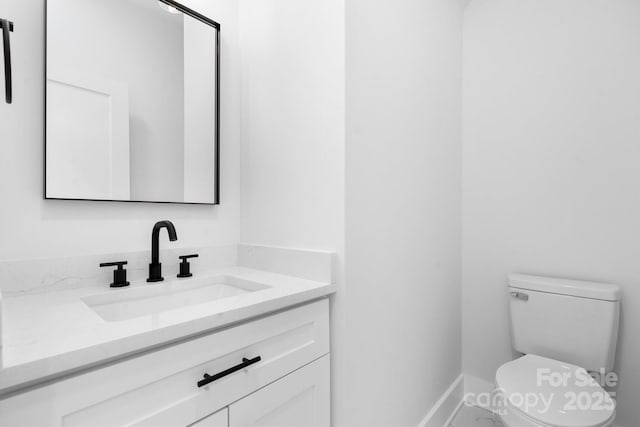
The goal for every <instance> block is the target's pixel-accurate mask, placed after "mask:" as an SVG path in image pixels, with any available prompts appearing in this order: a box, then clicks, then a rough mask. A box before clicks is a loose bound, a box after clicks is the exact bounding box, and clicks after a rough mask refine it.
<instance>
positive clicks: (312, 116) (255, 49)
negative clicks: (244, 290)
mask: <svg viewBox="0 0 640 427" xmlns="http://www.w3.org/2000/svg"><path fill="white" fill-rule="evenodd" d="M240 17H241V34H242V35H241V47H242V51H243V52H242V56H243V65H242V92H243V95H242V113H243V117H242V120H243V123H242V131H243V135H242V141H243V144H242V227H241V229H242V234H241V237H242V240H244V241H250V242H252V243H268V244H275V245H281V246H290V247H311V248H316V249H323V248H326V249H335V248H336V247H337V245H338V244H339V242H341V241H342V240H343V226H342V221H343V215H344V214H343V207H344V200H343V199H344V189H343V188H344V120H345V118H344V0H322V1H321V0H308V1H299V0H240Z"/></svg>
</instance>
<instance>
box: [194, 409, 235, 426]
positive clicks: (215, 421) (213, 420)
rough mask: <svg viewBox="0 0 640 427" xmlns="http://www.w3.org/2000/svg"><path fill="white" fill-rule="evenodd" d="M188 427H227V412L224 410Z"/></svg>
mask: <svg viewBox="0 0 640 427" xmlns="http://www.w3.org/2000/svg"><path fill="white" fill-rule="evenodd" d="M189 427H229V410H228V409H227V408H224V409H222V410H220V411H218V412H216V413H215V414H213V415H209V416H208V417H206V418H203V419H201V420H200V421H198V422H197V423H195V424H191V425H190V426H189Z"/></svg>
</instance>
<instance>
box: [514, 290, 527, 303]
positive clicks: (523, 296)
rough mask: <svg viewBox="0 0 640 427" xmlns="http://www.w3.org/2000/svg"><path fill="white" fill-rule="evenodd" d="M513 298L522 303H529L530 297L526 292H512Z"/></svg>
mask: <svg viewBox="0 0 640 427" xmlns="http://www.w3.org/2000/svg"><path fill="white" fill-rule="evenodd" d="M511 298H515V299H519V300H520V301H529V295H527V294H525V293H524V292H511Z"/></svg>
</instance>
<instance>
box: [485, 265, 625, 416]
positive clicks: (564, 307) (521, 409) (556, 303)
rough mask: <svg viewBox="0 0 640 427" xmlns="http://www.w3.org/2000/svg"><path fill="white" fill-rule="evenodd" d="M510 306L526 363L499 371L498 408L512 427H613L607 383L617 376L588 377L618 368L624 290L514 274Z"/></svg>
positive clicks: (518, 345)
mask: <svg viewBox="0 0 640 427" xmlns="http://www.w3.org/2000/svg"><path fill="white" fill-rule="evenodd" d="M509 306H510V313H511V338H512V345H513V348H514V349H515V350H516V351H518V352H519V353H522V354H523V356H522V357H520V358H519V359H516V360H513V361H511V362H508V363H505V364H504V365H502V366H501V367H500V368H499V369H498V370H497V372H496V378H495V384H496V388H497V394H496V397H497V399H495V400H496V401H497V402H498V404H497V405H495V408H494V409H495V410H496V412H497V413H498V414H499V416H500V418H501V420H502V422H503V424H504V425H505V427H607V426H611V425H612V424H613V420H614V418H615V403H614V401H613V399H611V397H610V395H609V394H608V393H607V392H606V391H605V390H604V388H603V387H602V386H601V384H607V386H609V385H611V384H610V382H612V381H613V380H614V378H615V376H613V374H609V375H608V376H606V375H601V378H602V380H601V381H595V380H594V379H593V378H592V377H591V376H590V375H588V373H587V371H589V372H598V373H605V372H606V373H610V372H611V371H612V369H613V362H614V357H615V351H616V343H617V338H618V322H619V317H620V288H619V287H618V286H615V285H610V284H603V283H593V282H582V281H577V280H566V279H553V278H548V277H538V276H527V275H522V274H512V275H510V276H509ZM605 378H606V379H607V380H608V381H609V383H605V382H604V379H605Z"/></svg>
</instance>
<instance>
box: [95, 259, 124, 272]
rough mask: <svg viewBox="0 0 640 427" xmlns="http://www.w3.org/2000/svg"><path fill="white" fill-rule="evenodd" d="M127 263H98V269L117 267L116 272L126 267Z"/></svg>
mask: <svg viewBox="0 0 640 427" xmlns="http://www.w3.org/2000/svg"><path fill="white" fill-rule="evenodd" d="M127 264H128V262H127V261H114V262H102V263H100V267H118V270H119V269H121V268H122V266H123V265H127Z"/></svg>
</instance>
